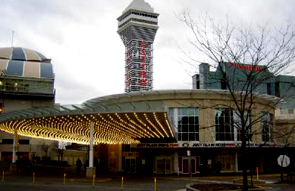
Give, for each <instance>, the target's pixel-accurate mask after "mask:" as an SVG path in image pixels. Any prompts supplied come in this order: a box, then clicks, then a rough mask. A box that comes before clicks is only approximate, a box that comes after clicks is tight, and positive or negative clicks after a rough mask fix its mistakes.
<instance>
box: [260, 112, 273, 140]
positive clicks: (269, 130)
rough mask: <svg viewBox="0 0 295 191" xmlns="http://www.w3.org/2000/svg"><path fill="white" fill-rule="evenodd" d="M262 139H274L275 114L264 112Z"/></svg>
mask: <svg viewBox="0 0 295 191" xmlns="http://www.w3.org/2000/svg"><path fill="white" fill-rule="evenodd" d="M261 123H262V141H263V142H270V141H272V140H273V114H271V113H262V118H261Z"/></svg>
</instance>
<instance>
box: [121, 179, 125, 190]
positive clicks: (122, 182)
mask: <svg viewBox="0 0 295 191" xmlns="http://www.w3.org/2000/svg"><path fill="white" fill-rule="evenodd" d="M121 189H122V190H123V189H124V177H123V176H122V179H121Z"/></svg>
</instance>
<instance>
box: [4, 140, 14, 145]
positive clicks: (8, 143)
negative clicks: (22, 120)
mask: <svg viewBox="0 0 295 191" xmlns="http://www.w3.org/2000/svg"><path fill="white" fill-rule="evenodd" d="M2 144H7V145H12V144H13V139H2Z"/></svg>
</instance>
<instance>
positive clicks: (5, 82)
mask: <svg viewBox="0 0 295 191" xmlns="http://www.w3.org/2000/svg"><path fill="white" fill-rule="evenodd" d="M0 93H1V94H2V97H5V96H9V97H11V96H27V97H30V96H31V97H32V96H38V97H40V96H45V97H54V73H53V67H52V64H51V60H50V59H47V58H46V57H45V56H44V55H42V54H41V53H39V52H37V51H34V50H30V49H26V48H21V47H7V48H0Z"/></svg>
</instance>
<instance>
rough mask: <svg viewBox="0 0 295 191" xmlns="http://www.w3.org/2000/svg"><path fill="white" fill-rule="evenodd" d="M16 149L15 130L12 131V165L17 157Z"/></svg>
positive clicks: (16, 138) (16, 137)
mask: <svg viewBox="0 0 295 191" xmlns="http://www.w3.org/2000/svg"><path fill="white" fill-rule="evenodd" d="M17 148H18V136H17V130H16V129H14V135H13V145H12V163H15V162H16V160H17V156H16V152H17Z"/></svg>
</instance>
